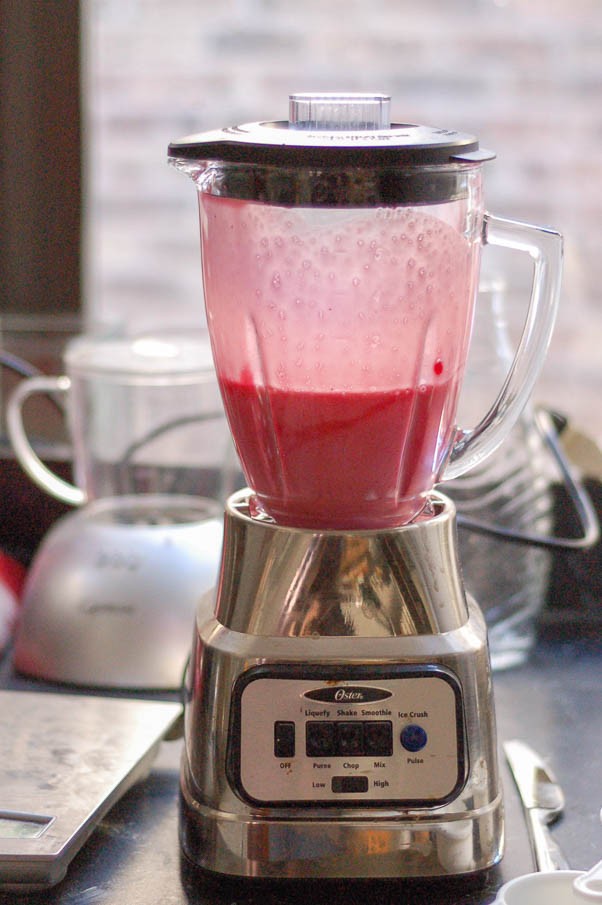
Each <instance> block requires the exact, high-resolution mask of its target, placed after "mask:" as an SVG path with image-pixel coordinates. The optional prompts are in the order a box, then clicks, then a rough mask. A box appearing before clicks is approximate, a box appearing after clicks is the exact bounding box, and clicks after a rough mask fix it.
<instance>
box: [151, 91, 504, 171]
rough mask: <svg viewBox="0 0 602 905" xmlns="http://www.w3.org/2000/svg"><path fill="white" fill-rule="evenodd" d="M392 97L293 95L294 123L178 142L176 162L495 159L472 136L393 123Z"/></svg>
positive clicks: (228, 130)
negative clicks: (390, 113)
mask: <svg viewBox="0 0 602 905" xmlns="http://www.w3.org/2000/svg"><path fill="white" fill-rule="evenodd" d="M390 100H391V99H390V97H389V95H386V94H357V93H353V94H344V93H333V92H330V93H326V94H314V93H309V94H293V95H291V96H290V98H289V104H290V111H289V119H288V121H277V122H257V123H246V124H244V125H240V126H234V127H226V128H224V129H217V130H214V131H210V132H201V133H198V134H195V135H189V136H186V137H184V138H181V139H178V140H177V141H173V142H172V143H171V144H170V145H169V151H168V155H169V157H170V158H172V159H173V160H178V159H179V160H183V159H188V160H193V159H196V160H220V161H226V162H229V163H257V164H264V165H265V164H273V165H277V166H310V167H311V166H318V167H326V166H336V167H341V166H359V167H361V166H400V165H401V166H433V165H435V166H436V165H444V164H449V163H473V164H475V163H481V162H483V161H486V160H491V159H493V158H494V157H495V154H494V153H493V152H491V151H486V150H484V149H482V148H479V142H478V139H477V138H475V137H474V136H473V135H468V134H466V133H463V132H457V131H455V130H452V129H440V128H435V127H431V126H423V125H417V124H413V123H395V122H394V123H391V122H390V120H389V106H390Z"/></svg>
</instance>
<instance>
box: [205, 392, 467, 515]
mask: <svg viewBox="0 0 602 905" xmlns="http://www.w3.org/2000/svg"><path fill="white" fill-rule="evenodd" d="M222 389H223V392H224V400H225V405H226V411H227V413H228V418H229V420H230V424H231V427H232V432H233V434H234V437H235V438H236V443H237V446H238V448H239V451H240V453H241V458H242V462H243V467H244V470H245V475H246V478H247V480H248V482H249V484H250V486H251V487H252V488H253V489H254V490H255V492H256V495H257V498H258V501H259V503H260V506H261V508H263V509H264V510H265V511H266V512H268V513H269V514H270V515H272V516H273V517H274V518H275V519H276V521H278V522H279V523H280V524H287V525H295V526H298V527H311V528H344V529H353V528H382V527H391V526H396V525H401V524H405V523H406V522H408V521H409V520H411V519H412V518H413V517H414V516H415V515H416V514H417V513H418V512H419V511H420V509H421V508H422V506H423V504H424V500H423V498H422V496H421V495H422V494H424V492H425V491H426V490H428V489H430V488H431V487H432V485H433V483H434V481H435V479H436V476H437V472H438V471H439V469H440V467H441V458H442V454H441V450H445V449H447V448H448V445H449V436H448V435H449V432H450V430H451V427H450V424H449V421H448V418H447V409H448V404H449V400H448V394H449V387H448V386H447V385H446V384H445V383H441V384H439V385H437V386H432V385H431V386H423V387H421V388H420V389H419V390H407V389H406V390H392V391H390V392H365V393H362V392H332V393H328V392H319V393H315V392H303V391H294V390H280V389H274V388H270V387H266V388H263V387H257V386H254V385H253V384H252V383H250V382H240V381H237V382H235V381H230V380H225V381H223V383H222Z"/></svg>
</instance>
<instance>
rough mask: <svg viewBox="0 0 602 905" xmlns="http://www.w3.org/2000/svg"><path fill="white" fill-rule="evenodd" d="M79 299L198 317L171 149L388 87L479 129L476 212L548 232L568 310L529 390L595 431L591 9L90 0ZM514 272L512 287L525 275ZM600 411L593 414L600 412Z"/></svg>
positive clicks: (599, 157)
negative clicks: (303, 94)
mask: <svg viewBox="0 0 602 905" xmlns="http://www.w3.org/2000/svg"><path fill="white" fill-rule="evenodd" d="M83 6H84V12H85V42H84V48H85V60H86V73H85V87H84V101H85V109H86V117H87V127H86V128H87V132H86V134H87V137H88V148H87V173H88V193H89V194H88V218H87V223H88V232H87V245H88V249H87V251H88V253H87V260H88V269H87V273H88V279H87V283H88V286H87V297H88V300H89V304H90V309H91V312H92V316H93V317H94V318H95V319H100V320H103V321H118V322H121V323H132V322H134V323H135V324H137V325H138V326H146V325H149V324H156V323H188V322H190V321H191V320H192V319H194V320H196V319H197V318H201V317H202V294H201V287H200V262H199V254H198V235H197V220H196V217H197V214H196V199H195V193H194V190H193V187H192V185H191V184H190V183H189V182H188V181H187V180H186V179H185V178H184V177H182V176H181V175H179V174H177V173H176V172H174V171H173V170H171V169H170V168H168V167H167V166H166V162H165V154H166V146H167V144H168V142H169V140H170V139H172V138H176V137H179V136H181V135H183V134H187V133H190V132H193V131H199V130H203V129H208V128H213V127H218V126H222V125H226V124H235V123H238V122H245V121H249V120H256V119H262V118H282V119H284V118H286V115H287V97H288V93H289V92H290V91H294V90H320V89H324V90H326V89H332V88H337V89H339V88H343V89H349V90H380V91H386V92H388V93H390V94H392V95H393V117H394V118H395V119H398V120H406V121H410V122H411V121H422V122H425V123H429V124H435V125H442V126H451V127H454V128H458V129H461V130H464V131H468V132H473V133H475V134H477V135H478V136H479V138H480V140H481V144H482V145H483V146H485V147H491V148H493V149H495V150H496V152H497V155H498V158H497V161H496V162H495V163H492V164H488V165H487V170H486V191H487V204H488V207H489V209H490V210H492V211H493V212H495V213H497V214H499V215H501V216H510V217H514V218H516V219H524V220H529V221H532V222H535V223H541V224H544V225H550V226H553V227H555V228H557V229H560V230H561V231H562V232H563V233H564V235H565V240H566V266H565V279H564V287H563V298H562V310H561V314H560V317H559V324H558V329H557V332H556V336H555V339H554V341H553V344H552V348H551V350H550V356H549V361H548V364H547V366H546V369H545V373H544V377H543V379H542V381H541V385H540V388H539V389H538V394H539V397H540V398H542V399H543V400H544V401H548V402H550V403H552V404H554V405H556V406H559V407H561V408H563V409H564V410H565V411H567V412H569V413H570V414H573V415H574V416H575V417H576V418H577V419H578V420H580V421H581V422H582V423H583V422H584V421H585V424H586V425H587V424H588V420H589V423H590V425H591V428H592V429H593V430H594V431H595V432H596V433H598V435H599V436H600V438H601V439H602V405H600V403H599V402H597V400H599V398H600V395H601V394H602V356H601V355H600V352H599V346H600V343H601V341H602V304H601V295H600V292H599V288H598V287H599V285H600V282H601V278H602V255H601V254H600V251H599V245H600V237H601V235H602V153H601V144H602V4H600V2H599V0H456V2H454V3H451V2H449V0H422V2H420V3H410V2H409V0H370V2H367V0H303V2H302V3H292V2H290V0H219V2H216V0H212V2H208V0H169V2H167V0H127V2H125V3H124V2H123V0H88V3H85V4H83ZM519 272H520V268H518V269H517V270H516V271H515V269H514V265H512V266H511V267H510V270H509V271H508V273H507V277H508V279H509V283H510V287H511V291H512V292H514V291H515V287H514V283H515V282H516V287H517V288H516V291H518V287H519V283H520V282H521V281H522V277H521V280H519V279H518V278H515V273H519ZM596 403H597V404H596Z"/></svg>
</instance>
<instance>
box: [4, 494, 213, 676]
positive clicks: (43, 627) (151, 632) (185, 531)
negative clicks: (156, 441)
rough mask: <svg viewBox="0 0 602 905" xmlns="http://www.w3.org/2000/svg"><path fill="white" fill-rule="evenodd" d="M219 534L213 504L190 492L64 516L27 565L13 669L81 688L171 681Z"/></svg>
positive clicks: (124, 500)
mask: <svg viewBox="0 0 602 905" xmlns="http://www.w3.org/2000/svg"><path fill="white" fill-rule="evenodd" d="M221 542H222V521H221V517H220V507H219V505H218V504H216V503H215V502H212V501H210V500H203V499H201V498H197V497H187V496H177V495H174V496H171V495H170V494H164V495H163V494H159V495H155V494H149V495H148V496H145V495H138V496H130V497H128V496H125V497H118V498H114V499H105V500H98V501H96V502H94V503H90V504H89V505H88V506H86V507H84V508H83V509H81V510H78V511H77V512H73V513H68V514H67V515H64V516H63V517H62V518H61V519H59V520H58V521H57V522H56V523H55V525H54V526H53V527H52V529H51V530H50V532H49V533H48V534H47V536H46V537H45V538H44V540H43V542H42V544H41V546H40V548H39V549H38V551H37V553H36V556H35V558H34V561H33V563H32V566H31V568H30V570H29V574H28V578H27V582H26V585H25V589H24V594H23V609H22V618H21V621H20V624H19V628H18V633H17V638H16V642H15V664H16V666H17V668H18V669H19V670H21V671H22V672H24V673H25V674H27V675H31V676H35V677H37V678H43V679H46V680H48V681H58V682H69V683H72V684H75V685H82V686H88V687H89V686H99V687H104V688H110V687H112V688H152V689H177V688H179V687H180V685H181V682H182V674H183V671H184V667H185V664H186V660H187V657H188V653H189V650H190V639H191V633H192V627H193V623H194V614H195V611H196V609H197V605H198V601H199V598H200V597H201V596H202V594H203V592H204V591H206V590H208V589H209V588H211V587H212V586H213V584H214V582H215V577H216V575H217V570H218V565H219V559H220V551H221ZM208 615H209V613H208Z"/></svg>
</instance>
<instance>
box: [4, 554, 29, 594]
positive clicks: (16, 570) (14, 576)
mask: <svg viewBox="0 0 602 905" xmlns="http://www.w3.org/2000/svg"><path fill="white" fill-rule="evenodd" d="M0 582H1V583H2V584H4V585H5V586H6V587H7V588H8V589H9V591H10V592H11V593H12V594H13V595H14V597H16V599H17V600H19V599H20V597H21V592H22V590H23V584H24V582H25V566H22V565H21V563H20V562H17V560H16V559H13V558H12V557H11V556H7V554H6V553H2V552H1V551H0Z"/></svg>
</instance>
